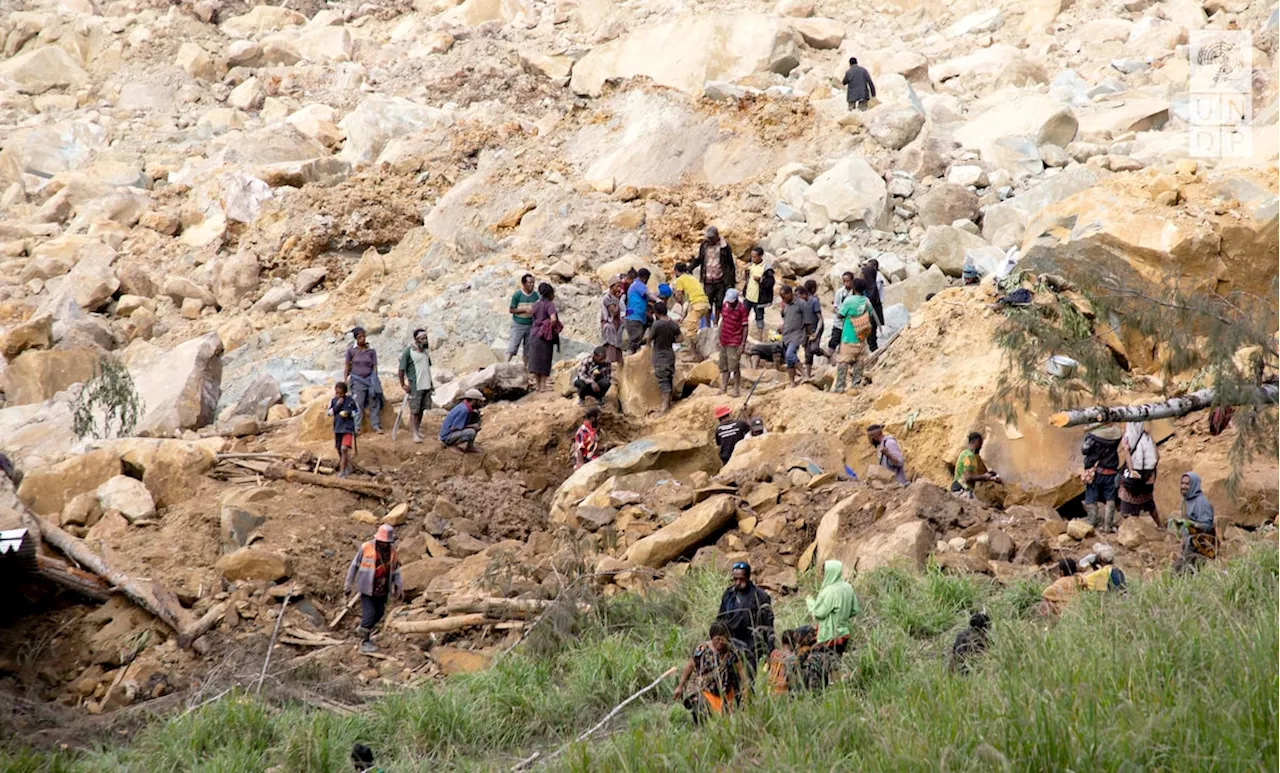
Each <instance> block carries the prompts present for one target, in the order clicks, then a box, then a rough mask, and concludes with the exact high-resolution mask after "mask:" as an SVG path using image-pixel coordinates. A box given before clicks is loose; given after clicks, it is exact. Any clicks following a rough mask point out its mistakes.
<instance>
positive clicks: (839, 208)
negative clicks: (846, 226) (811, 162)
mask: <svg viewBox="0 0 1280 773" xmlns="http://www.w3.org/2000/svg"><path fill="white" fill-rule="evenodd" d="M804 214H805V220H807V221H808V223H809V225H810V226H813V227H816V228H825V227H826V226H827V225H829V224H831V223H862V224H863V225H865V226H867V227H868V228H881V229H883V228H887V227H888V225H889V214H890V208H889V192H888V188H887V186H886V185H885V182H884V178H882V177H881V176H880V173H879V172H877V171H876V170H875V169H874V168H873V167H872V166H871V164H869V163H867V161H866V159H864V158H862V157H861V156H852V157H849V158H845V159H843V160H841V161H839V162H837V163H836V165H835V166H833V167H831V168H830V169H828V170H827V171H825V172H823V173H822V174H820V175H818V177H817V178H815V179H814V181H813V184H812V185H810V186H809V187H808V188H807V189H806V190H805V192H804Z"/></svg>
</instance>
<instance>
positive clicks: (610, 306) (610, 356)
mask: <svg viewBox="0 0 1280 773" xmlns="http://www.w3.org/2000/svg"><path fill="white" fill-rule="evenodd" d="M626 289H627V278H626V276H624V275H621V274H620V275H618V276H615V277H614V278H613V281H612V282H611V283H610V284H609V289H608V290H605V293H604V296H603V297H602V298H601V299H600V344H601V346H603V347H604V350H605V361H606V362H608V363H609V364H611V365H612V364H615V363H616V364H617V365H618V367H619V368H621V367H622V305H623V301H622V296H623V294H624V293H625V292H626Z"/></svg>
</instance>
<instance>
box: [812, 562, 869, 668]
mask: <svg viewBox="0 0 1280 773" xmlns="http://www.w3.org/2000/svg"><path fill="white" fill-rule="evenodd" d="M804 603H805V607H807V608H808V610H809V614H810V615H812V616H813V619H814V622H815V623H816V624H817V627H818V643H817V644H816V645H814V648H813V651H812V652H811V653H810V657H811V658H816V659H817V666H818V669H819V672H820V673H821V684H822V685H823V686H826V685H828V684H830V683H831V682H832V681H833V680H834V679H835V678H836V676H837V674H838V672H839V663H840V657H841V656H842V655H844V653H845V650H847V649H848V648H849V634H850V629H849V621H850V620H851V619H852V618H853V616H854V615H856V614H857V613H858V597H857V596H856V595H854V592H853V586H852V585H850V584H849V582H848V581H847V580H845V579H844V564H842V563H840V562H839V561H837V560H836V559H834V558H833V559H829V560H828V561H827V562H826V563H824V564H823V565H822V588H821V589H819V590H818V596H817V598H814V597H812V596H810V597H808V598H806V599H805V600H804Z"/></svg>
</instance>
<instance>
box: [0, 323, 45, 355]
mask: <svg viewBox="0 0 1280 773" xmlns="http://www.w3.org/2000/svg"><path fill="white" fill-rule="evenodd" d="M52 345H53V316H52V315H50V314H39V315H37V316H35V317H32V318H31V319H29V320H27V321H26V322H20V323H18V324H16V325H13V326H12V327H10V328H9V329H8V330H6V331H4V332H3V333H0V356H3V357H4V358H5V359H7V360H12V359H13V358H15V357H17V356H18V355H19V354H22V353H23V352H25V351H26V350H28V349H48V348H49V347H50V346H52Z"/></svg>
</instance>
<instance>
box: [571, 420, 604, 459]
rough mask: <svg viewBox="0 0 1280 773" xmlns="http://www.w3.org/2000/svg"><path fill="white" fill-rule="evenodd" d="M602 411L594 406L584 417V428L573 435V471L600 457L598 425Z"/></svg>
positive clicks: (579, 428) (580, 428)
mask: <svg viewBox="0 0 1280 773" xmlns="http://www.w3.org/2000/svg"><path fill="white" fill-rule="evenodd" d="M599 421H600V409H599V408H596V407H595V406H592V407H591V408H588V409H587V412H586V414H585V415H584V416H583V417H582V426H581V427H578V431H577V432H575V433H574V435H573V469H575V470H576V469H578V468H579V467H581V466H582V465H584V464H586V463H587V462H589V461H591V460H592V459H595V458H596V457H597V456H598V455H599V446H600V433H599V430H598V429H597V428H596V424H597V423H598V422H599Z"/></svg>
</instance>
